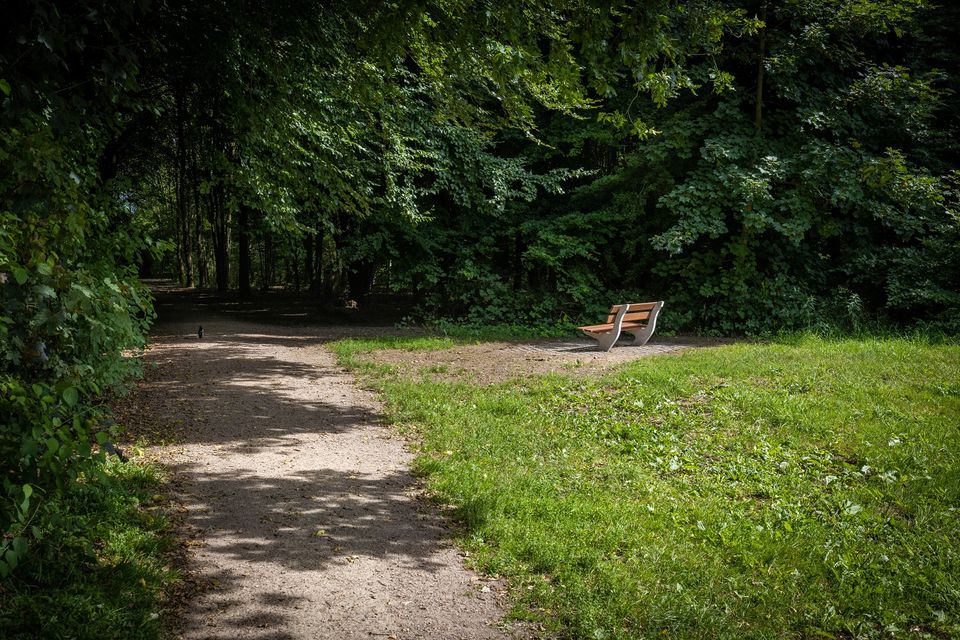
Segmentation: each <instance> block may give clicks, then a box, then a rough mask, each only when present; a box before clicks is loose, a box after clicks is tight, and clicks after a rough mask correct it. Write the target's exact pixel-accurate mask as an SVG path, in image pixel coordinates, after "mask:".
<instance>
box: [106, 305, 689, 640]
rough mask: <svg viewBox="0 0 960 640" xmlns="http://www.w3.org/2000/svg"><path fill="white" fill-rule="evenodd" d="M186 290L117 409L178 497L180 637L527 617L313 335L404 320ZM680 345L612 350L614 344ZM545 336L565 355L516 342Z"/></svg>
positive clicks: (487, 633)
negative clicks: (316, 313) (276, 311)
mask: <svg viewBox="0 0 960 640" xmlns="http://www.w3.org/2000/svg"><path fill="white" fill-rule="evenodd" d="M166 299H167V300H169V296H168V297H167V298H166ZM182 302H183V300H180V301H179V302H178V304H177V305H176V309H173V308H171V307H170V305H166V304H165V303H164V302H163V299H161V303H160V305H159V306H160V309H161V320H160V322H158V323H157V325H156V326H155V328H154V331H153V334H152V340H151V346H150V348H149V350H148V352H147V354H146V356H145V361H146V363H147V371H146V375H145V377H144V380H143V381H142V382H141V384H140V385H139V386H138V388H137V389H136V391H135V392H134V393H133V394H132V395H131V396H130V397H129V398H128V399H127V400H125V401H124V402H123V403H122V406H121V407H119V409H118V411H119V414H120V419H121V420H122V421H123V422H125V423H126V424H129V425H133V426H134V429H135V431H136V432H137V433H138V434H139V435H140V436H144V437H146V438H147V440H148V441H152V442H154V443H157V442H162V443H163V444H157V445H154V446H151V447H148V451H147V453H148V457H150V458H152V459H155V460H157V461H159V462H160V463H161V464H163V465H164V466H165V467H166V468H167V469H169V470H170V471H171V475H172V478H173V480H172V485H173V487H174V496H173V497H174V498H175V500H176V501H177V502H178V503H179V504H180V505H181V506H180V509H181V511H182V512H183V514H182V516H183V527H182V531H183V534H184V535H185V536H187V537H188V538H189V539H188V540H187V542H186V544H187V545H188V547H189V549H190V553H189V566H188V572H189V573H188V581H189V582H191V583H195V584H196V585H197V589H196V597H195V598H193V601H191V602H189V603H187V604H186V606H185V607H184V609H183V611H182V613H181V615H182V625H181V632H182V637H184V638H188V639H190V638H196V639H199V638H211V639H212V638H291V639H292V638H321V637H323V638H373V637H383V638H391V637H395V638H438V639H439V638H471V639H472V638H501V637H509V636H517V635H523V634H525V633H527V632H529V629H527V628H524V627H520V628H518V627H516V625H511V624H510V623H507V622H504V621H503V618H504V615H505V608H504V600H505V585H504V584H503V582H502V581H498V580H495V579H492V578H485V577H482V576H478V575H477V574H475V573H474V572H472V571H471V570H470V569H468V568H467V567H465V565H464V557H463V555H464V554H463V553H462V552H460V551H458V550H457V549H456V548H455V547H454V546H453V544H452V543H451V541H450V538H451V531H450V530H449V528H450V526H451V525H450V523H449V522H448V521H447V520H446V519H445V518H444V517H443V516H442V515H441V514H440V509H439V508H438V507H437V506H436V505H435V504H433V503H431V502H429V501H427V500H425V499H423V495H422V494H423V489H422V487H421V485H420V483H419V482H418V481H417V480H416V479H415V478H414V477H413V476H412V475H411V473H410V470H409V469H410V465H411V462H412V458H413V455H412V454H411V453H410V452H409V451H408V449H407V447H406V446H405V442H404V440H403V439H401V438H400V437H399V436H397V435H396V434H395V433H394V432H393V431H392V430H391V429H390V428H388V427H386V426H384V425H383V424H382V420H381V414H380V407H379V406H378V404H377V401H376V399H375V397H374V396H373V395H372V394H371V393H370V392H368V391H364V390H362V389H360V388H358V387H357V386H356V385H355V384H354V381H353V379H352V376H351V375H349V374H348V373H346V372H345V370H344V369H342V368H341V367H339V366H338V365H337V364H336V359H335V357H334V356H333V354H331V353H330V352H329V351H328V350H327V349H326V348H325V347H324V344H325V343H327V342H330V341H332V340H337V339H343V338H345V337H347V336H350V337H356V336H368V337H374V336H382V335H384V334H386V333H389V334H392V335H394V336H395V335H396V334H398V333H403V332H402V331H398V330H395V329H385V328H383V327H344V326H340V327H316V326H277V325H266V324H261V323H258V322H251V321H247V320H237V319H233V318H230V317H224V316H225V314H224V313H223V309H222V308H221V309H219V310H218V311H219V313H212V312H211V309H213V307H209V308H208V306H207V304H206V303H202V304H197V305H192V306H191V305H184V304H182ZM201 302H202V301H201ZM227 309H228V311H229V307H228V308H227ZM251 311H253V312H254V313H261V312H262V310H260V309H252V308H251ZM255 319H259V318H255ZM199 324H202V325H203V326H204V329H205V335H204V337H203V338H202V339H200V338H198V337H197V335H196V329H197V326H198V325H199ZM414 333H416V332H412V331H408V332H407V334H414ZM567 346H568V347H571V344H570V343H568V344H567ZM588 346H589V343H588V342H587V341H586V340H583V341H582V342H580V343H579V344H576V345H573V346H572V348H574V349H576V348H583V347H588ZM680 346H685V345H680ZM680 346H676V347H669V346H661V347H654V346H652V345H651V347H650V348H648V349H646V350H643V349H622V350H620V351H618V352H617V353H618V354H622V355H620V357H619V358H618V360H619V359H622V358H623V357H626V356H627V355H630V354H632V355H633V356H634V357H636V356H639V355H643V354H644V353H656V352H658V350H664V349H672V348H680ZM463 349H467V350H470V349H474V350H476V349H477V348H474V347H463ZM482 349H498V350H500V351H504V352H505V353H507V352H508V350H507V348H506V346H505V345H496V346H493V347H491V346H486V347H482V348H481V350H480V351H478V354H479V356H478V357H477V358H474V359H472V362H474V363H480V362H484V363H486V362H487V358H486V355H485V354H483V353H482ZM551 349H553V350H554V351H555V353H556V355H555V357H554V358H553V360H552V361H553V363H554V364H555V365H556V366H558V367H561V366H563V365H564V364H566V363H567V362H568V360H569V358H568V355H569V354H566V352H565V351H564V350H562V349H561V350H557V349H554V348H553V347H552V346H551V345H549V344H548V345H547V346H545V347H544V348H543V349H541V350H539V351H538V350H537V349H536V348H534V347H523V346H515V347H514V351H513V352H512V353H513V356H512V357H513V358H514V359H515V360H517V363H519V364H523V361H524V358H534V359H535V360H534V361H535V362H536V363H537V364H538V370H544V367H545V363H546V362H547V357H546V355H544V354H547V355H549V353H550V352H551ZM450 353H451V355H454V356H455V357H457V358H458V359H461V360H462V361H463V362H464V363H467V362H468V361H470V359H468V358H461V357H460V355H458V353H457V352H456V351H454V352H450ZM531 354H534V355H531ZM591 356H592V354H591V353H589V352H583V353H577V354H575V357H577V358H590V357H591ZM483 375H488V374H486V373H484V374H483Z"/></svg>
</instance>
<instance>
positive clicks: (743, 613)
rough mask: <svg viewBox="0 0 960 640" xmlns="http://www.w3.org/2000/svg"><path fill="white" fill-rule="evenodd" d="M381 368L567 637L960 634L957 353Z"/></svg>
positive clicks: (842, 351)
mask: <svg viewBox="0 0 960 640" xmlns="http://www.w3.org/2000/svg"><path fill="white" fill-rule="evenodd" d="M393 346H400V343H397V344H395V345H393ZM421 346H425V345H421ZM337 348H338V352H339V353H340V354H341V356H342V358H343V361H344V362H345V363H347V364H352V365H353V366H359V365H358V363H360V362H362V358H360V357H358V354H359V353H360V352H362V351H363V350H364V349H365V347H364V345H363V343H357V342H352V343H349V344H346V345H344V344H342V343H341V344H340V345H338V346H337ZM367 372H368V376H369V378H368V379H370V380H371V381H372V382H373V383H374V384H375V385H376V386H377V387H378V388H379V389H380V390H381V392H382V393H383V395H384V397H385V398H386V401H387V406H388V411H389V415H390V418H391V419H392V420H393V421H394V422H395V423H397V424H399V425H401V426H404V427H409V428H413V429H415V430H416V431H417V432H418V438H417V439H416V440H417V442H418V446H419V447H420V451H419V457H418V459H417V462H416V466H417V469H418V470H419V471H420V472H421V473H422V474H424V475H425V477H426V478H427V482H428V484H429V486H430V488H431V489H432V491H433V492H434V493H435V495H436V496H437V497H438V499H439V500H442V501H444V502H446V503H449V504H452V505H454V507H455V508H456V513H457V516H458V517H459V519H460V520H462V522H463V523H464V525H465V527H464V530H465V533H464V535H463V543H464V544H465V545H466V546H467V547H468V548H469V549H470V550H471V551H472V552H474V553H473V555H474V557H475V558H476V559H477V562H478V564H479V565H480V567H481V568H482V569H484V570H486V571H488V572H492V573H496V574H501V575H505V576H507V577H508V578H509V579H510V581H511V584H512V586H513V593H514V594H515V596H516V602H517V607H516V613H517V615H519V616H527V617H533V618H536V619H539V620H540V621H542V622H543V623H544V624H546V625H547V628H548V630H549V631H550V632H551V633H554V634H558V635H561V636H566V637H577V638H653V637H657V638H662V637H671V638H676V637H680V638H816V637H826V638H860V637H862V638H870V637H878V638H879V637H910V638H914V637H937V638H940V637H956V636H958V635H960V512H958V509H960V459H958V457H960V427H958V425H960V348H958V347H957V346H952V345H945V344H939V345H938V344H930V343H928V342H924V341H923V340H911V339H895V338H891V339H857V340H839V339H830V340H827V339H822V338H815V337H809V336H808V337H795V338H789V339H784V340H781V341H779V342H775V343H770V344H740V345H732V346H726V347H722V348H714V349H705V350H699V351H690V352H686V353H684V354H682V355H674V356H661V357H657V358H650V359H644V360H640V361H637V362H635V363H632V364H629V365H626V366H624V367H622V368H621V369H618V370H617V371H616V372H615V373H614V374H612V375H609V376H607V377H605V378H602V379H594V380H584V379H571V378H568V377H564V376H560V375H554V376H548V377H541V378H531V379H524V380H517V381H513V382H511V383H506V384H501V385H495V386H489V387H474V386H470V385H468V384H465V383H448V382H435V381H430V380H426V379H418V380H405V379H400V378H399V376H397V375H396V374H395V373H391V371H390V370H386V369H382V368H380V369H368V370H367Z"/></svg>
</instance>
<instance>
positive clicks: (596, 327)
mask: <svg viewBox="0 0 960 640" xmlns="http://www.w3.org/2000/svg"><path fill="white" fill-rule="evenodd" d="M645 326H647V323H645V322H623V323H621V324H620V328H621V329H639V328H640V327H645ZM577 328H578V329H580V331H590V332H591V333H600V332H602V331H610V330H611V329H613V325H612V324H610V323H607V324H592V325H590V326H588V327H577Z"/></svg>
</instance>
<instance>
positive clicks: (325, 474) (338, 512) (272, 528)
mask: <svg viewBox="0 0 960 640" xmlns="http://www.w3.org/2000/svg"><path fill="white" fill-rule="evenodd" d="M174 470H175V471H176V472H177V475H178V476H179V477H180V478H181V481H182V482H183V483H184V486H185V487H187V495H185V496H184V497H185V499H186V501H187V502H188V504H190V509H189V514H188V516H187V520H188V522H189V523H190V524H192V525H194V526H196V527H198V528H200V529H202V530H203V532H204V539H205V541H206V545H207V548H208V551H209V553H212V554H216V555H223V556H226V557H228V558H231V559H233V560H237V561H242V562H245V563H251V564H259V563H269V564H273V565H278V566H280V567H283V568H284V569H286V570H290V571H322V570H325V569H328V568H330V567H331V566H335V565H342V564H343V563H350V562H354V561H356V560H358V559H359V558H363V557H367V558H378V557H380V558H382V557H392V558H393V560H394V561H395V562H396V563H397V564H398V565H399V566H407V567H410V568H416V569H420V570H427V571H431V570H435V569H440V568H442V567H443V565H442V563H440V562H438V560H437V559H436V557H435V556H436V553H437V551H438V548H439V547H440V545H441V540H442V538H443V537H444V536H445V535H446V525H445V523H444V521H443V520H442V518H441V517H440V516H438V515H436V514H434V513H431V510H430V509H425V508H420V507H421V505H420V504H419V503H418V501H417V500H416V499H415V498H414V497H413V494H414V492H415V491H416V486H415V480H414V479H413V478H412V477H411V476H410V475H409V474H407V473H404V472H400V471H394V472H389V473H386V474H377V475H359V474H354V473H349V472H344V471H342V470H335V469H326V468H325V469H315V470H309V471H299V472H296V473H295V474H293V475H289V476H284V477H264V475H262V474H261V473H258V472H255V471H252V470H247V469H240V470H238V471H237V472H235V473H234V472H230V473H210V472H207V471H205V470H204V468H203V467H202V466H200V467H197V466H195V465H191V464H189V463H187V464H182V465H179V466H176V467H174Z"/></svg>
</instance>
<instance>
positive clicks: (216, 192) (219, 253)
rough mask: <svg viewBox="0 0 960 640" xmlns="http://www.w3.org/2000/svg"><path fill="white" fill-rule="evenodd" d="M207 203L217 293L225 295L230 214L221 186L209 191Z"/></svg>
mask: <svg viewBox="0 0 960 640" xmlns="http://www.w3.org/2000/svg"><path fill="white" fill-rule="evenodd" d="M209 203H210V204H209V207H210V224H211V226H212V227H213V260H214V264H215V266H216V269H217V291H219V292H220V293H226V292H227V290H228V289H229V288H230V212H229V211H227V208H226V206H224V197H223V186H220V185H218V186H216V187H214V188H213V189H212V190H211V192H210V197H209Z"/></svg>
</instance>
